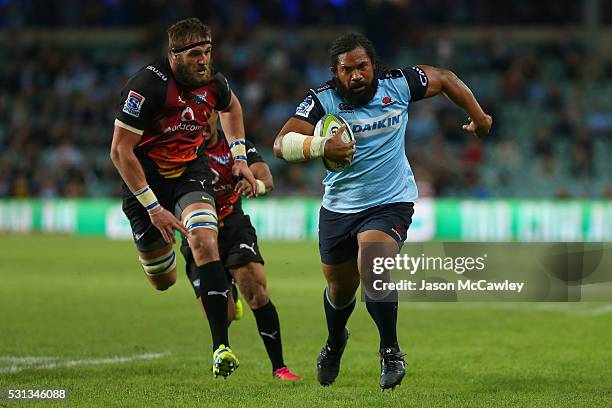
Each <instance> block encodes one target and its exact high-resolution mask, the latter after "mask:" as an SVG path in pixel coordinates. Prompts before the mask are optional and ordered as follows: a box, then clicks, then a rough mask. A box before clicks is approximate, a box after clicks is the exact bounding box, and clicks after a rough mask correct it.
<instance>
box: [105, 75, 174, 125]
mask: <svg viewBox="0 0 612 408" xmlns="http://www.w3.org/2000/svg"><path fill="white" fill-rule="evenodd" d="M166 90H167V81H164V80H162V79H161V78H160V77H158V76H157V75H155V73H153V72H152V71H150V70H147V69H143V70H141V71H140V72H138V73H137V74H136V75H134V76H133V77H132V78H131V79H130V80H129V81H128V82H127V84H126V85H125V87H123V89H122V90H121V96H120V99H119V103H118V109H117V116H116V121H115V124H118V125H119V126H122V127H126V128H127V129H128V130H131V131H133V132H135V133H139V134H142V133H143V131H144V129H145V128H146V127H147V126H148V125H149V124H150V123H151V122H152V121H153V119H154V118H155V117H156V116H157V115H158V114H159V113H160V112H161V111H162V110H163V107H164V103H165V100H166Z"/></svg>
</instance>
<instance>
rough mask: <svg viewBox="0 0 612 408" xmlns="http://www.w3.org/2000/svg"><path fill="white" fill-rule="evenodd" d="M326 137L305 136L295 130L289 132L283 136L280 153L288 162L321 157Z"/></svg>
mask: <svg viewBox="0 0 612 408" xmlns="http://www.w3.org/2000/svg"><path fill="white" fill-rule="evenodd" d="M326 141H327V138H323V137H314V136H306V135H303V134H301V133H297V132H289V133H287V134H286V135H284V136H283V140H282V142H281V153H282V154H283V158H284V159H285V160H287V161H290V162H297V161H304V160H310V159H316V158H318V157H322V156H323V153H324V148H325V142H326Z"/></svg>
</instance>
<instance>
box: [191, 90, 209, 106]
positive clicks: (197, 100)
mask: <svg viewBox="0 0 612 408" xmlns="http://www.w3.org/2000/svg"><path fill="white" fill-rule="evenodd" d="M207 96H208V92H207V91H204V93H203V94H202V95H195V94H194V95H193V100H194V102H195V103H196V105H201V104H203V103H206V97H207Z"/></svg>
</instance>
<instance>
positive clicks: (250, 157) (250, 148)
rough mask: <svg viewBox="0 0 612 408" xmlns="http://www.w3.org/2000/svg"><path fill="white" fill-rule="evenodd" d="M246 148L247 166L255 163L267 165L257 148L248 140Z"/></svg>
mask: <svg viewBox="0 0 612 408" xmlns="http://www.w3.org/2000/svg"><path fill="white" fill-rule="evenodd" d="M246 148H247V164H248V165H249V166H250V165H251V164H255V163H265V162H266V161H265V160H264V159H263V157H261V155H260V154H259V152H258V151H257V148H256V147H255V145H254V144H253V142H251V141H250V140H246Z"/></svg>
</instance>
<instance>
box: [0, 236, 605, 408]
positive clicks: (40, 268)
mask: <svg viewBox="0 0 612 408" xmlns="http://www.w3.org/2000/svg"><path fill="white" fill-rule="evenodd" d="M261 247H262V252H263V253H264V256H265V258H266V261H267V263H266V271H267V274H268V286H269V288H270V293H271V296H272V299H273V301H274V303H275V304H276V306H277V308H278V311H279V314H280V318H281V327H282V335H283V340H284V351H285V361H286V363H287V364H288V365H289V366H290V368H291V369H292V370H294V371H295V372H296V373H298V374H300V375H302V376H303V377H304V380H303V381H302V382H300V383H281V382H278V381H274V380H273V379H272V377H271V368H270V365H269V362H268V360H267V357H266V354H265V350H264V347H263V345H262V343H261V340H260V338H259V335H258V334H257V330H256V326H255V322H254V319H253V316H252V314H251V313H250V312H248V311H247V312H246V313H245V318H244V319H243V320H241V321H239V322H235V323H234V324H233V325H232V327H231V330H230V336H231V341H232V348H233V349H234V350H235V351H236V353H237V354H238V356H239V358H240V361H241V366H240V368H239V369H238V371H236V372H235V373H234V374H233V375H232V376H231V377H230V378H228V379H227V380H223V379H216V380H215V379H213V378H212V375H211V373H210V365H209V362H210V335H209V332H208V326H207V323H206V321H205V320H204V319H203V317H202V315H201V311H200V309H199V307H198V306H197V304H196V302H195V300H194V297H193V293H192V290H191V288H190V286H189V285H188V282H187V280H186V278H185V277H184V273H183V272H182V264H180V268H181V272H180V274H179V281H178V282H177V284H176V285H175V286H174V287H173V288H171V289H170V290H169V291H167V292H156V291H154V290H153V289H152V288H151V287H150V286H149V284H148V282H147V281H146V279H145V278H144V276H143V275H142V272H141V271H140V267H139V265H138V260H137V257H136V253H135V251H134V248H133V244H132V243H130V242H125V241H123V242H111V241H107V240H104V239H97V238H70V237H45V236H0V388H1V387H11V388H22V389H23V388H67V389H69V391H70V396H69V399H68V402H62V403H57V404H45V406H54V405H57V406H84V407H90V406H104V407H110V406H125V407H137V406H144V407H150V406H193V407H196V406H197V407H224V408H225V407H256V406H257V407H259V406H265V407H274V406H282V407H310V406H322V407H335V406H338V407H351V408H355V407H362V406H375V407H381V406H397V407H400V406H401V407H406V406H425V407H447V406H466V407H467V406H469V407H472V406H482V407H491V406H496V407H503V406H529V407H532V406H539V407H551V406H554V407H560V406H568V407H569V406H572V407H573V406H594V407H603V406H610V404H611V403H612V364H611V362H612V348H611V347H610V344H611V339H612V314H611V313H609V312H608V313H606V310H608V311H609V310H610V304H609V303H608V304H602V303H578V304H517V303H479V304H475V303H447V304H442V303H403V304H401V305H400V315H399V337H400V342H401V345H402V347H403V351H404V352H406V353H407V356H406V358H407V361H408V365H409V369H408V374H407V376H406V378H405V379H404V383H403V385H402V386H401V387H398V388H397V389H396V390H395V391H394V392H385V393H382V392H381V391H380V389H379V387H378V376H379V367H378V359H377V344H378V336H377V332H376V330H375V326H374V324H373V322H372V321H371V320H370V318H369V316H368V314H367V312H366V310H365V307H364V305H363V304H358V307H357V309H356V310H355V312H354V314H353V316H352V317H351V320H350V321H349V327H350V328H351V333H352V335H351V339H350V342H349V345H348V347H347V350H346V353H345V356H344V359H343V362H342V370H341V373H340V376H339V378H338V380H337V382H336V383H335V384H334V385H333V386H331V387H328V388H322V387H321V386H319V384H318V383H317V381H316V377H315V364H314V363H315V359H316V356H317V354H318V352H319V349H320V347H321V345H322V344H323V341H324V339H325V334H326V330H325V323H324V317H323V308H322V305H321V296H322V289H323V287H324V279H323V277H322V274H321V272H320V269H319V264H318V262H319V261H318V254H317V246H316V243H312V242H306V243H262V245H261ZM146 353H167V354H165V355H164V356H162V357H161V358H157V359H153V360H147V361H130V362H123V363H122V362H113V363H110V364H101V365H76V366H74V367H55V368H46V369H41V368H36V367H34V366H30V367H28V368H26V369H24V370H22V371H19V372H14V373H7V372H2V371H3V369H4V371H6V369H7V367H11V366H14V365H15V366H17V367H18V368H19V367H21V368H23V366H20V365H18V364H17V363H15V362H11V361H9V360H8V356H13V357H25V356H29V357H36V356H38V357H49V358H53V359H54V360H49V361H56V362H58V363H60V364H59V365H60V366H61V363H62V362H63V361H68V360H92V359H104V358H112V357H114V356H119V357H130V356H135V355H142V354H146ZM3 405H6V406H24V404H9V403H6V402H2V401H0V406H3Z"/></svg>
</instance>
